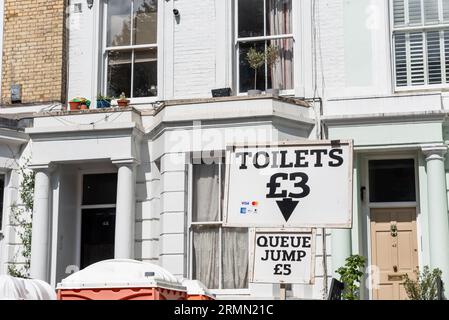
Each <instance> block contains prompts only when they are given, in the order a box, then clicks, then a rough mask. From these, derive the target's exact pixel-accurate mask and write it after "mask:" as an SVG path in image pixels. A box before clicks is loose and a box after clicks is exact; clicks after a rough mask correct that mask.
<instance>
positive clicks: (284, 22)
mask: <svg viewBox="0 0 449 320" xmlns="http://www.w3.org/2000/svg"><path fill="white" fill-rule="evenodd" d="M267 12H268V21H267V23H268V28H269V29H268V33H269V35H282V34H292V30H291V28H292V20H291V18H292V0H267ZM271 44H272V45H274V46H276V47H277V48H279V58H278V60H277V62H276V63H275V64H274V66H273V68H271V70H269V71H270V72H271V81H272V87H273V88H274V89H280V90H286V89H293V40H292V39H279V40H273V41H271Z"/></svg>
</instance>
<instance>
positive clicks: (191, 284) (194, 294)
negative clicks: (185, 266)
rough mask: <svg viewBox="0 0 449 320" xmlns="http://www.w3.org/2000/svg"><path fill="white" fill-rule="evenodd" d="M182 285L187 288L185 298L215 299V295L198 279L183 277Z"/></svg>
mask: <svg viewBox="0 0 449 320" xmlns="http://www.w3.org/2000/svg"><path fill="white" fill-rule="evenodd" d="M182 285H183V286H184V287H186V288H187V300H215V295H214V294H213V293H212V292H210V291H209V289H208V288H207V287H206V286H205V285H204V284H203V283H202V282H200V281H198V280H188V279H184V280H183V281H182Z"/></svg>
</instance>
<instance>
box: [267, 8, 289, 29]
mask: <svg viewBox="0 0 449 320" xmlns="http://www.w3.org/2000/svg"><path fill="white" fill-rule="evenodd" d="M266 11H267V24H266V27H267V35H280V34H291V33H292V30H291V29H292V1H291V0H267V10H266Z"/></svg>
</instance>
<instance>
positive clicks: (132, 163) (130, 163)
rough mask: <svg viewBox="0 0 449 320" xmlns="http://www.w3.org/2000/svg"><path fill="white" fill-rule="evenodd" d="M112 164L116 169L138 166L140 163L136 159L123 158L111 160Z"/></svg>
mask: <svg viewBox="0 0 449 320" xmlns="http://www.w3.org/2000/svg"><path fill="white" fill-rule="evenodd" d="M111 160H112V164H115V165H116V166H117V167H121V166H133V167H135V166H138V165H139V164H140V162H139V161H138V160H137V159H136V158H123V159H111Z"/></svg>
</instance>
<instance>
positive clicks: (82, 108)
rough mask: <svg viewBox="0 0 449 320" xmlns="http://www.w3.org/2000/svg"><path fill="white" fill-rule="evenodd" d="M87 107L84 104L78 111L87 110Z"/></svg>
mask: <svg viewBox="0 0 449 320" xmlns="http://www.w3.org/2000/svg"><path fill="white" fill-rule="evenodd" d="M87 109H89V107H88V106H87V105H85V104H82V105H80V110H87Z"/></svg>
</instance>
